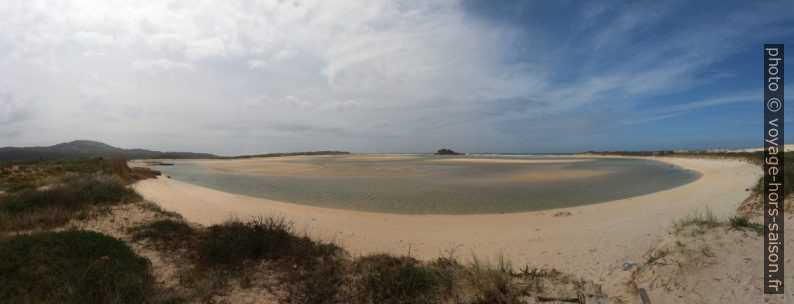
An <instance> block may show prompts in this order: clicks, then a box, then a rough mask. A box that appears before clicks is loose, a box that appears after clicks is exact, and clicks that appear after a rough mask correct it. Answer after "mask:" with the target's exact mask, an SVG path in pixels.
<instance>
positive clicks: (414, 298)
mask: <svg viewBox="0 0 794 304" xmlns="http://www.w3.org/2000/svg"><path fill="white" fill-rule="evenodd" d="M358 263H359V268H360V271H362V272H363V273H364V276H363V280H362V284H361V287H360V288H362V289H363V290H362V292H361V295H362V296H363V298H362V299H360V300H362V301H365V302H373V303H427V302H432V301H431V299H432V297H431V296H432V295H433V292H432V291H434V290H435V289H436V288H439V287H444V285H447V284H451V275H450V274H449V273H446V272H442V271H440V270H437V269H432V268H429V267H425V266H421V265H419V263H418V262H417V261H416V260H414V259H412V258H396V257H392V256H388V255H373V256H368V257H364V258H361V260H359V261H358Z"/></svg>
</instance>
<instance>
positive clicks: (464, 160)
mask: <svg viewBox="0 0 794 304" xmlns="http://www.w3.org/2000/svg"><path fill="white" fill-rule="evenodd" d="M430 161H431V162H447V163H475V164H564V163H578V162H588V161H591V159H587V158H560V159H553V158H539V159H531V158H530V159H527V158H512V159H511V158H479V157H472V158H442V159H433V160H430Z"/></svg>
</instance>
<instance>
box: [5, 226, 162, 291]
mask: <svg viewBox="0 0 794 304" xmlns="http://www.w3.org/2000/svg"><path fill="white" fill-rule="evenodd" d="M148 265H149V264H148V261H147V260H146V259H145V258H142V257H140V256H138V255H136V254H135V253H134V252H133V251H132V250H131V249H130V248H129V247H128V246H127V245H126V244H124V242H122V241H121V240H118V239H115V238H113V237H110V236H106V235H102V234H99V233H95V232H90V231H79V230H71V231H64V232H44V233H36V234H30V235H24V234H23V235H17V236H11V237H6V238H3V239H0V299H2V301H3V302H4V303H142V302H145V301H146V297H145V296H146V294H147V291H148V290H149V288H151V286H152V283H153V279H152V277H151V276H150V275H149V273H148V272H147V268H148Z"/></svg>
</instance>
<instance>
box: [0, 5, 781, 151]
mask: <svg viewBox="0 0 794 304" xmlns="http://www.w3.org/2000/svg"><path fill="white" fill-rule="evenodd" d="M792 38H794V2H792V1H780V2H774V1H772V2H763V3H760V2H759V3H755V2H750V1H734V2H726V1H712V2H708V1H670V2H665V3H661V1H648V2H642V1H626V2H621V1H590V2H583V1H531V2H527V1H515V2H511V1H486V0H482V1H462V2H461V1H427V0H417V1H383V0H360V1H359V0H346V1H323V0H316V1H214V0H213V1H209V0H208V1H200V0H190V1H178V0H177V1H159V0H158V1H143V0H135V1H115V0H103V1H61V0H58V1H31V0H5V1H3V2H2V4H0V71H2V73H0V146H12V145H13V146H29V145H51V144H55V143H58V142H64V141H70V140H74V139H93V140H99V141H103V142H106V143H109V144H112V145H115V146H120V147H126V148H133V147H136V148H137V147H141V148H149V149H157V150H189V151H202V152H212V153H218V154H227V155H228V154H246V153H264V152H283V151H304V150H320V149H335V150H347V151H354V152H431V151H434V150H435V149H437V148H439V147H442V146H446V147H451V148H454V149H456V150H461V151H464V152H574V151H583V150H605V149H607V150H616V149H668V148H703V147H717V146H723V147H746V146H761V145H762V132H763V130H762V116H763V108H762V107H763V91H762V86H763V84H762V79H761V78H762V71H763V66H762V64H763V57H762V51H763V43H788V42H794V39H792ZM792 52H794V50H790V51H789V53H792ZM787 66H789V67H790V66H791V65H787ZM790 82H791V81H789V83H790ZM787 87H790V85H788V86H787ZM788 112H790V111H787V113H788ZM789 134H792V133H791V132H789ZM792 139H794V136H793V137H792ZM788 141H789V142H794V141H791V139H788Z"/></svg>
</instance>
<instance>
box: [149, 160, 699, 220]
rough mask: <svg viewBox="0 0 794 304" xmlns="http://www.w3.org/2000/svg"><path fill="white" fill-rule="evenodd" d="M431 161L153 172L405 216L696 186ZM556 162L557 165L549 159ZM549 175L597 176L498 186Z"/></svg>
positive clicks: (653, 170)
mask: <svg viewBox="0 0 794 304" xmlns="http://www.w3.org/2000/svg"><path fill="white" fill-rule="evenodd" d="M543 157H544V158H549V156H543ZM435 158H438V157H436V156H420V157H419V158H417V159H411V160H391V161H377V162H375V161H354V160H347V159H344V158H341V157H324V158H313V159H300V160H294V161H300V162H311V163H316V164H318V165H324V166H337V167H340V168H351V169H355V168H378V169H386V170H389V169H411V170H414V171H417V172H424V173H426V174H423V175H420V176H393V177H389V176H374V177H373V176H366V177H360V176H265V175H255V174H241V173H230V172H223V171H217V170H214V169H210V168H208V167H205V166H203V165H201V164H199V163H191V162H187V161H177V162H176V163H175V165H174V166H159V167H157V168H156V169H157V170H162V171H163V172H164V173H165V174H167V175H169V176H171V178H174V179H177V180H180V181H184V182H188V183H191V184H195V185H199V186H203V187H207V188H212V189H216V190H221V191H225V192H230V193H237V194H243V195H248V196H253V197H260V198H266V199H272V200H278V201H284V202H291V203H297V204H304V205H312V206H320V207H329V208H341V209H352V210H363V211H375V212H388V213H408V214H475V213H507V212H521V211H536V210H544V209H551V208H561V207H571V206H578V205H587V204H594V203H599V202H605V201H611V200H615V199H622V198H627V197H632V196H638V195H643V194H648V193H652V192H657V191H662V190H666V189H670V188H674V187H678V186H681V185H684V184H687V183H690V182H693V181H695V180H697V179H698V178H700V174H699V173H696V172H691V171H688V170H686V169H683V168H679V167H673V166H671V165H669V164H665V163H662V162H657V161H652V160H645V159H593V160H592V161H587V162H570V163H545V164H544V163H533V164H494V163H488V164H486V163H445V162H432V161H429V160H432V159H435ZM488 158H493V156H489V157H488ZM522 158H527V157H522ZM536 158H537V157H536ZM560 158H564V157H556V158H555V159H560ZM289 161H293V160H289ZM549 169H579V170H582V169H584V170H602V171H604V172H605V173H604V174H601V175H598V176H594V177H585V178H574V179H566V180H552V181H532V182H529V181H515V182H514V181H508V180H506V179H505V177H508V176H512V175H516V174H521V173H524V172H527V171H528V170H545V171H546V172H548V170H549Z"/></svg>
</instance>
